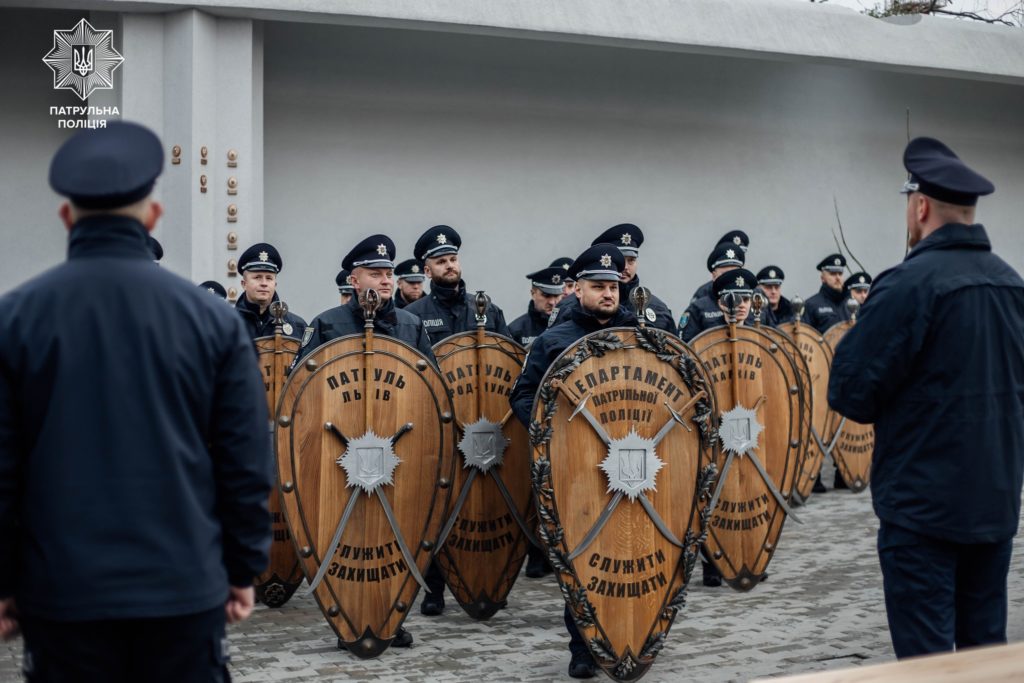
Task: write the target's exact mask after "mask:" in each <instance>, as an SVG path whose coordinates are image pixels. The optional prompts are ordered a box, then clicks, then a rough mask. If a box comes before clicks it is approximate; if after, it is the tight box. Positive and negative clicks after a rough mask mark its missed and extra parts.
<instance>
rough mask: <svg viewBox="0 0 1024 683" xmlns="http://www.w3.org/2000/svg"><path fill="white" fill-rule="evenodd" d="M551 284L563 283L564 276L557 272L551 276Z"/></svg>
mask: <svg viewBox="0 0 1024 683" xmlns="http://www.w3.org/2000/svg"><path fill="white" fill-rule="evenodd" d="M551 284H553V285H560V284H562V276H561V275H558V274H557V273H556V274H554V275H552V276H551Z"/></svg>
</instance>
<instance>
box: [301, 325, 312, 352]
mask: <svg viewBox="0 0 1024 683" xmlns="http://www.w3.org/2000/svg"><path fill="white" fill-rule="evenodd" d="M312 338H313V326H312V325H309V326H308V327H306V331H305V332H303V333H302V346H303V347H305V346H306V344H308V343H309V340H311V339H312Z"/></svg>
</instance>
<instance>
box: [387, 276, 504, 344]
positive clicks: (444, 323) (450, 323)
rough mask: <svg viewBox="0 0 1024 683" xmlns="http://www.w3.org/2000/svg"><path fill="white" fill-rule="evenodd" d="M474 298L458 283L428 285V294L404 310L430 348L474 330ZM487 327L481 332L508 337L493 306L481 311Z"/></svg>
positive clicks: (461, 283)
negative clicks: (418, 322)
mask: <svg viewBox="0 0 1024 683" xmlns="http://www.w3.org/2000/svg"><path fill="white" fill-rule="evenodd" d="M474 299H475V295H474V294H470V293H469V292H467V291H466V283H465V282H462V281H461V280H460V281H459V284H458V286H457V287H440V286H438V285H434V284H432V285H431V286H430V293H429V294H427V295H426V296H424V297H420V298H419V299H417V300H416V301H413V302H412V303H411V304H409V305H408V306H406V307H405V308H404V309H403V310H406V311H408V312H410V313H412V314H413V315H415V316H417V317H418V318H419V319H420V320H422V321H423V329H425V330H426V332H427V336H429V337H430V344H431V345H434V344H436V343H437V342H439V341H441V340H442V339H447V338H448V337H450V336H452V335H453V334H459V333H460V332H469V331H471V330H475V329H476V302H475V300H474ZM485 315H486V316H487V323H486V324H485V325H484V328H485V329H486V330H488V331H490V332H495V333H497V334H502V335H505V336H506V337H508V336H509V333H508V325H506V324H505V314H504V313H502V312H501V309H500V308H498V307H497V306H496V305H495V304H494V302H491V303H490V304H488V305H487V310H486V311H485Z"/></svg>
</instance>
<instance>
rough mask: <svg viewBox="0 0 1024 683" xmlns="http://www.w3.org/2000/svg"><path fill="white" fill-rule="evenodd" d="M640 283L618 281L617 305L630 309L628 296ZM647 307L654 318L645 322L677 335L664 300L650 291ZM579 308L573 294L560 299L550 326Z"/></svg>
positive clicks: (638, 279) (635, 280) (567, 318)
mask: <svg viewBox="0 0 1024 683" xmlns="http://www.w3.org/2000/svg"><path fill="white" fill-rule="evenodd" d="M639 285H640V278H639V276H638V277H634V278H633V279H632V280H630V281H629V282H620V283H619V305H620V306H622V307H623V308H625V309H627V310H629V311H632V310H633V305H632V304H631V303H630V300H629V297H630V295H631V294H632V293H633V290H634V289H636V288H637V287H638V286H639ZM647 309H648V310H650V311H651V312H652V313H653V314H654V320H651V319H650V318H649V317H648V318H647V324H648V325H651V326H652V327H657V328H658V329H659V330H664V331H666V332H668V333H670V334H674V335H678V334H679V328H678V327H677V326H676V321H675V319H674V318H673V317H672V311H671V310H670V309H669V307H668V306H666V305H665V302H664V301H662V300H661V299H659V298H658V297H656V296H654V293H653V292H652V293H651V299H650V301H648V302H647ZM578 310H580V300H579V297H577V296H575V295H569V296H567V297H565V298H564V299H562V300H561V301H560V302H559V303H558V306H557V307H556V308H555V310H554V311H552V316H553V318H554V319H553V320H551V326H554V325H558V324H559V323H562V322H564V321H566V320H569V319H570V318H571V317H572V312H573V311H578ZM633 320H634V324H635V323H636V315H634V316H633Z"/></svg>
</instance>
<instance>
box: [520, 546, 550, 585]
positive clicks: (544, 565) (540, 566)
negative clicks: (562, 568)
mask: <svg viewBox="0 0 1024 683" xmlns="http://www.w3.org/2000/svg"><path fill="white" fill-rule="evenodd" d="M550 573H551V565H550V564H549V563H548V558H547V557H546V556H545V555H544V551H543V550H541V549H540V548H536V547H534V546H533V545H532V544H531V545H530V546H529V547H528V548H527V550H526V575H527V576H528V577H530V578H531V579H539V578H541V577H542V576H547V575H548V574H550Z"/></svg>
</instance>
